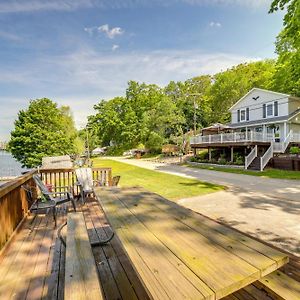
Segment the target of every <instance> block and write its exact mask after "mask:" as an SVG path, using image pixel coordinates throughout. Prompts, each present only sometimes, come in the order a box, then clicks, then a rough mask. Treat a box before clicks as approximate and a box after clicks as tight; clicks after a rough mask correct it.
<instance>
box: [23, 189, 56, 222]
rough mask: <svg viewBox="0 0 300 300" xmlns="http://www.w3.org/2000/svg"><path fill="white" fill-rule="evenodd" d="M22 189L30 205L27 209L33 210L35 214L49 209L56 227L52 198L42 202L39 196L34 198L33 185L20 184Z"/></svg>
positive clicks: (54, 204) (54, 206) (54, 207)
mask: <svg viewBox="0 0 300 300" xmlns="http://www.w3.org/2000/svg"><path fill="white" fill-rule="evenodd" d="M22 189H23V190H24V191H25V193H26V197H27V200H28V203H29V205H30V208H29V211H30V212H35V213H36V214H37V213H38V212H39V211H40V212H41V211H45V210H47V209H51V211H52V214H53V219H54V223H55V227H56V202H55V201H54V200H50V201H44V202H43V201H42V199H41V198H40V197H36V199H35V197H34V195H33V194H34V190H35V187H32V186H28V185H22Z"/></svg>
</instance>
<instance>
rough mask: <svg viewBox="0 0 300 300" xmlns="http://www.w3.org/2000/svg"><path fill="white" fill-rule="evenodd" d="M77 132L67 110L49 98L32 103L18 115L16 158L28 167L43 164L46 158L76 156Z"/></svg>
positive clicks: (12, 145) (14, 138)
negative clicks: (74, 154) (75, 142)
mask: <svg viewBox="0 0 300 300" xmlns="http://www.w3.org/2000/svg"><path fill="white" fill-rule="evenodd" d="M76 137H77V133H76V129H75V127H74V123H73V120H72V116H71V114H70V110H69V108H67V107H62V108H58V107H57V104H56V103H54V102H52V101H51V100H49V99H47V98H42V99H36V100H32V101H30V104H29V107H28V108H27V109H26V110H21V111H20V112H19V113H18V118H17V120H16V121H15V128H14V130H13V131H12V132H11V139H10V142H9V148H10V151H11V153H12V155H13V156H14V157H15V158H16V159H17V160H18V161H20V162H21V163H22V165H23V166H26V167H28V168H32V167H36V166H38V165H40V164H41V162H42V158H43V157H44V156H50V155H64V154H73V153H75V152H76V149H75V147H74V139H75V138H76Z"/></svg>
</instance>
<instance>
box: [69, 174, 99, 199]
mask: <svg viewBox="0 0 300 300" xmlns="http://www.w3.org/2000/svg"><path fill="white" fill-rule="evenodd" d="M75 173H76V177H77V183H76V184H77V185H78V186H79V188H80V197H81V200H82V202H83V203H85V199H86V196H87V195H89V194H94V195H95V193H94V187H95V186H102V185H104V183H103V182H102V181H101V180H93V172H92V169H91V168H78V169H76V170H75Z"/></svg>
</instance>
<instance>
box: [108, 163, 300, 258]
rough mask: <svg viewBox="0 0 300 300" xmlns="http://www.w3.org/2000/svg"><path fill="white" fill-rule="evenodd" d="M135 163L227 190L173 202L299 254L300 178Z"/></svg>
mask: <svg viewBox="0 0 300 300" xmlns="http://www.w3.org/2000/svg"><path fill="white" fill-rule="evenodd" d="M113 159H115V160H117V161H120V162H125V163H128V164H132V165H135V166H139V167H143V168H147V169H151V170H156V171H160V172H165V173H170V174H175V175H179V176H184V177H189V178H195V179H198V180H201V181H207V182H211V183H216V184H222V185H225V186H227V187H228V190H226V191H221V192H217V193H213V194H209V195H205V196H200V197H193V198H187V199H180V200H178V201H177V202H178V203H179V204H181V205H183V206H185V207H187V208H190V209H192V210H194V211H197V212H200V213H202V214H204V215H207V216H209V217H211V218H214V219H216V220H219V221H222V222H224V223H227V224H229V225H230V226H232V227H236V228H237V229H239V230H241V231H243V232H246V233H249V234H251V235H253V236H256V237H258V238H260V239H262V240H265V241H267V242H270V243H272V244H274V245H275V246H277V247H280V248H283V249H286V250H288V251H290V252H292V253H294V254H295V255H298V256H300V181H298V180H286V179H270V178H264V177H257V176H249V175H241V174H232V173H225V172H219V171H210V170H204V169H197V168H190V167H184V166H179V165H174V164H164V163H157V162H151V161H144V160H136V159H125V158H113Z"/></svg>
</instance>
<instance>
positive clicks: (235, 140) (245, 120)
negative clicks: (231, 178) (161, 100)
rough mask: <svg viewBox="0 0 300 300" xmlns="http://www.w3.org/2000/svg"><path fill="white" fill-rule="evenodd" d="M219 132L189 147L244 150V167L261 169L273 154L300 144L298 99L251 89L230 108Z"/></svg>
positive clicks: (299, 108)
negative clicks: (228, 117) (224, 123)
mask: <svg viewBox="0 0 300 300" xmlns="http://www.w3.org/2000/svg"><path fill="white" fill-rule="evenodd" d="M229 111H230V112H231V123H230V124H227V125H226V126H224V127H222V126H219V127H221V130H220V132H218V133H216V131H215V132H214V133H212V134H206V135H204V134H202V135H198V136H195V137H193V138H191V147H192V148H193V149H194V151H196V149H198V148H208V149H209V151H210V150H211V149H222V148H223V149H225V148H227V149H230V150H231V160H233V153H234V149H237V148H238V149H241V148H243V149H244V150H245V151H244V153H245V168H252V169H259V170H263V169H264V167H265V166H266V165H267V163H268V162H269V160H270V159H271V158H272V157H273V155H275V154H276V155H278V154H280V153H285V152H286V150H287V149H288V148H289V147H290V146H291V145H299V144H300V98H297V97H293V96H290V95H287V94H282V93H277V92H273V91H268V90H263V89H258V88H254V89H252V90H251V91H250V92H248V93H247V94H246V95H245V96H243V97H242V98H241V99H240V100H239V101H238V102H236V103H235V104H234V105H233V106H232V107H231V108H230V109H229Z"/></svg>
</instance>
